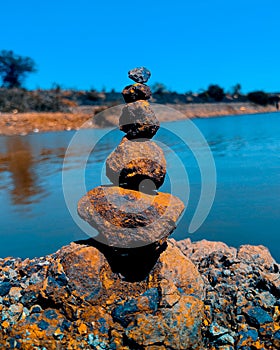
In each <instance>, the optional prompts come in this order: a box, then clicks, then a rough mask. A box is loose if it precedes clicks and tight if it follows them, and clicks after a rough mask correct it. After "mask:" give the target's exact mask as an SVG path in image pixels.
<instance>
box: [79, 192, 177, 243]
mask: <svg viewBox="0 0 280 350" xmlns="http://www.w3.org/2000/svg"><path fill="white" fill-rule="evenodd" d="M183 209H184V204H183V202H182V201H181V200H180V199H178V198H177V197H175V196H172V195H170V194H168V193H161V192H159V193H158V194H156V195H149V194H145V193H142V192H138V191H133V190H127V189H123V188H120V187H114V186H112V187H106V186H99V187H96V188H94V189H93V190H91V191H89V192H88V193H87V194H86V195H85V196H84V197H82V198H81V200H80V201H79V204H78V213H79V215H80V217H81V218H82V219H84V220H85V221H87V222H88V223H89V224H90V225H91V226H93V227H94V228H96V229H97V230H98V231H99V232H100V233H101V234H102V235H101V236H102V239H103V242H104V243H106V244H107V245H109V246H115V247H123V248H130V247H140V246H144V245H148V244H152V243H155V242H158V241H159V242H164V241H165V240H166V239H167V237H168V236H169V235H170V234H171V233H172V232H173V230H174V229H175V227H176V221H177V220H178V218H179V216H180V215H181V213H182V211H183Z"/></svg>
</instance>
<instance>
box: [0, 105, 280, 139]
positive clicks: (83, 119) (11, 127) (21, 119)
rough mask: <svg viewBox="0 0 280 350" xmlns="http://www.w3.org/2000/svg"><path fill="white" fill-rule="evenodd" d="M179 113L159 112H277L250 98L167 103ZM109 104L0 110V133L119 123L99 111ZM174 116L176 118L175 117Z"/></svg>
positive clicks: (166, 116)
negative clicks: (59, 109) (53, 109)
mask: <svg viewBox="0 0 280 350" xmlns="http://www.w3.org/2000/svg"><path fill="white" fill-rule="evenodd" d="M166 106H167V107H169V108H174V109H176V110H178V111H180V112H181V113H180V114H179V113H175V115H173V114H172V113H168V112H167V113H161V114H160V115H158V116H157V117H158V119H159V121H160V122H166V121H175V120H179V119H181V120H182V119H187V118H212V117H223V116H227V115H242V114H260V113H271V112H277V109H276V108H275V106H272V105H267V106H260V105H256V104H254V103H250V102H244V103H241V102H233V103H224V102H221V103H190V104H166ZM107 108H108V106H83V107H76V108H73V110H72V112H65V113H62V112H56V113H53V112H48V113H44V112H42V113H38V112H34V113H16V111H15V113H0V135H25V134H28V133H32V132H46V131H63V130H67V131H69V130H78V129H80V128H105V127H113V126H115V125H117V124H118V119H119V115H116V114H114V115H112V114H110V113H102V114H100V112H102V111H104V110H106V109H107ZM175 118H176V119H175Z"/></svg>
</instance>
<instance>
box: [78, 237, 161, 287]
mask: <svg viewBox="0 0 280 350" xmlns="http://www.w3.org/2000/svg"><path fill="white" fill-rule="evenodd" d="M75 243H76V244H82V245H88V246H92V247H94V248H96V249H98V250H99V251H100V252H101V253H102V254H103V255H104V256H105V258H106V259H107V261H108V263H109V265H110V267H111V270H112V271H113V272H114V273H117V274H118V275H120V276H121V277H122V278H123V279H124V280H125V281H127V282H137V281H143V280H145V279H146V278H147V277H148V275H149V274H150V272H151V270H152V269H153V268H154V266H155V264H156V262H157V261H158V258H159V256H160V254H161V253H162V252H163V251H164V250H165V249H166V248H167V243H166V242H165V243H163V244H161V245H159V243H158V242H156V243H153V244H149V245H146V246H143V247H137V248H116V247H111V246H108V245H106V244H104V243H101V242H99V241H97V240H96V239H94V238H89V239H85V240H79V241H76V242H75Z"/></svg>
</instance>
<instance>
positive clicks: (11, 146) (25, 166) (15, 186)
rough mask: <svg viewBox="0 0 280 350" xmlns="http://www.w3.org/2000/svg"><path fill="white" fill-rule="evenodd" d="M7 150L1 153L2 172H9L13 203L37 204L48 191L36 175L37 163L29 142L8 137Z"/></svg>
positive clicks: (19, 138) (18, 137)
mask: <svg viewBox="0 0 280 350" xmlns="http://www.w3.org/2000/svg"><path fill="white" fill-rule="evenodd" d="M5 148H6V152H5V153H4V154H3V153H0V161H1V167H0V172H1V171H2V172H3V171H8V172H9V175H10V181H11V186H8V188H9V192H10V198H11V200H12V203H13V204H15V205H21V204H24V205H25V204H30V203H34V202H37V201H38V200H39V199H40V198H41V197H42V196H43V195H45V194H46V191H45V189H43V187H42V186H41V185H40V182H39V179H38V177H37V175H36V172H35V165H36V161H35V159H34V157H33V155H32V148H31V146H30V144H29V142H28V141H27V139H23V138H22V137H20V136H15V137H13V138H10V137H7V138H6V144H5Z"/></svg>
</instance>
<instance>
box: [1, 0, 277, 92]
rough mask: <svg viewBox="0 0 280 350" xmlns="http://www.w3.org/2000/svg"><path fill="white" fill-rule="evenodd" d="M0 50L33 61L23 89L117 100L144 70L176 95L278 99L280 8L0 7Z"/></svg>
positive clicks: (178, 4)
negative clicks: (132, 73) (215, 87)
mask: <svg viewBox="0 0 280 350" xmlns="http://www.w3.org/2000/svg"><path fill="white" fill-rule="evenodd" d="M0 16H1V17H0V18H1V21H0V23H1V29H0V50H2V49H7V50H13V51H14V52H15V53H17V54H21V55H24V56H30V57H32V58H33V59H34V60H35V62H36V63H37V65H38V72H37V73H36V74H32V75H30V76H29V77H28V78H27V80H26V84H25V86H26V87H27V88H30V89H33V88H37V87H41V88H49V87H51V85H52V84H53V83H58V84H61V85H62V86H63V87H65V88H77V89H90V88H96V89H102V88H104V87H105V88H106V90H111V89H112V88H115V89H116V90H118V91H120V90H121V89H122V88H123V87H124V86H125V85H127V84H129V83H130V80H129V79H128V77H127V71H128V70H129V69H131V68H133V67H135V66H142V65H144V66H146V67H147V68H149V69H150V70H151V72H152V77H151V80H150V84H153V83H155V82H161V83H164V84H165V85H166V86H167V87H168V88H169V89H171V90H177V91H179V92H186V91H189V90H192V91H198V90H199V89H201V88H207V87H208V85H209V84H210V83H214V84H219V85H221V86H222V87H224V88H225V89H226V90H228V89H230V88H231V87H232V86H233V85H235V84H236V83H240V84H241V85H242V90H243V92H248V91H252V90H255V89H263V90H265V91H267V92H270V91H280V73H279V64H280V1H279V0H266V1H261V0H236V1H226V0H195V1H192V2H191V1H188V0H180V1H176V0H174V1H164V0H161V1H153V0H150V1H146V0H142V1H126V0H125V1H112V0H107V1H106V0H103V1H95V0H79V1H77V0H67V1H65V0H48V1H38V0H36V1H35V0H25V1H22V0H13V1H5V0H0Z"/></svg>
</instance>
